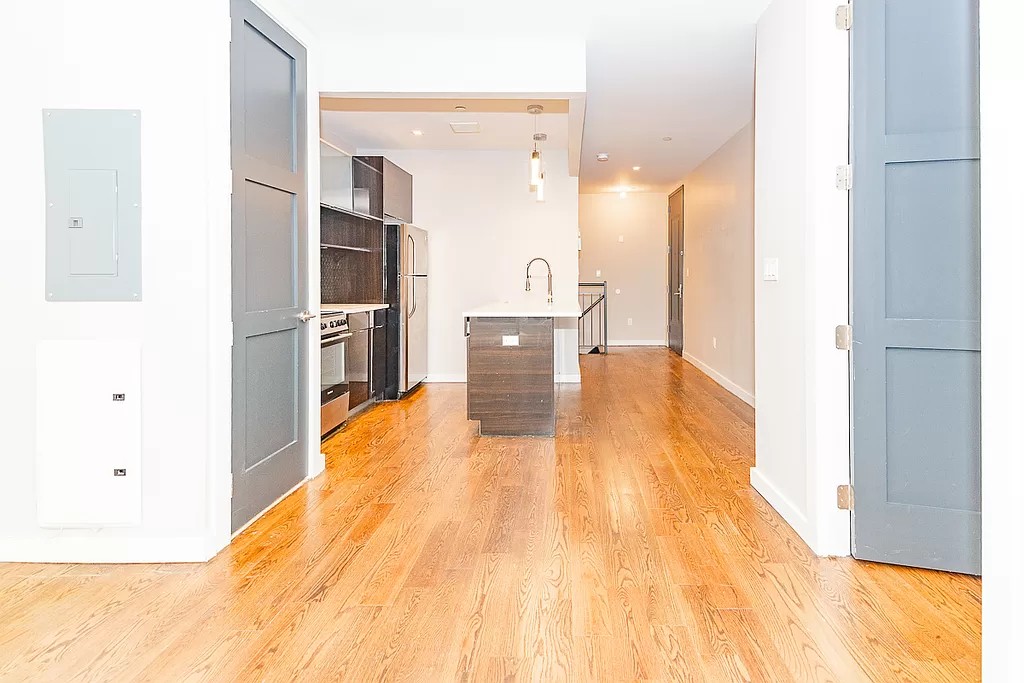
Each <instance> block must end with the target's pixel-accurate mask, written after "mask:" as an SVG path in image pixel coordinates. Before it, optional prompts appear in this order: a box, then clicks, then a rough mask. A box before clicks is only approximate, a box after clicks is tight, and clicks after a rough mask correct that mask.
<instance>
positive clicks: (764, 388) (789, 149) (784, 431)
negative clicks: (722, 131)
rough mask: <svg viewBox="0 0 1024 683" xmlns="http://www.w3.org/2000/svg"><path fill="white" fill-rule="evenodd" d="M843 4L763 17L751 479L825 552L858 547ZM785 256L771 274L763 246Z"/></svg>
mask: <svg viewBox="0 0 1024 683" xmlns="http://www.w3.org/2000/svg"><path fill="white" fill-rule="evenodd" d="M834 9H835V7H834V5H832V4H828V3H822V2H818V1H816V0H775V2H773V3H772V4H771V5H770V6H769V7H768V9H767V10H766V11H765V13H764V14H763V15H762V17H761V19H760V20H759V21H758V25H757V61H756V83H757V90H756V97H755V116H754V124H755V142H754V150H755V170H754V178H755V180H754V188H755V189H754V269H755V275H754V330H755V344H754V359H755V373H754V375H755V382H754V383H755V386H756V390H757V436H756V461H757V465H756V467H755V468H753V469H752V470H751V484H752V485H753V486H754V488H756V489H757V490H758V491H759V492H760V493H761V494H762V495H763V496H764V497H765V498H766V499H767V500H768V501H769V502H770V503H771V504H772V505H773V506H774V507H775V508H776V509H777V510H779V512H780V513H781V514H782V515H783V517H785V519H786V521H788V522H789V523H790V525H791V526H793V528H794V529H795V530H796V531H797V533H799V534H800V536H801V537H802V538H803V539H804V540H805V541H806V542H807V543H808V545H810V547H811V548H812V549H813V550H814V551H815V552H817V553H819V554H824V555H832V554H836V555H845V554H849V551H850V517H849V513H846V512H843V511H840V510H837V509H836V505H835V491H836V486H838V485H840V484H845V483H849V398H848V393H849V392H848V386H849V375H848V373H849V365H848V363H849V358H848V356H847V354H846V353H845V352H841V351H838V350H836V348H835V345H834V340H833V334H834V328H835V325H837V324H841V323H845V322H846V321H847V319H848V301H849V296H848V290H847V281H848V266H847V258H848V247H847V235H848V210H847V197H846V195H845V193H843V192H840V191H838V190H836V188H835V185H834V178H835V166H836V165H837V164H841V163H845V160H846V159H847V158H848V151H847V139H848V137H847V136H848V125H849V105H848V100H847V95H846V93H847V91H848V87H849V84H848V79H847V78H844V77H841V76H837V74H840V75H842V74H847V73H848V67H849V53H848V46H847V35H846V34H845V33H844V32H842V31H837V30H836V29H835V28H834V19H833V12H834ZM765 257H775V258H778V259H779V281H778V282H764V281H763V280H762V277H761V266H762V259H763V258H765Z"/></svg>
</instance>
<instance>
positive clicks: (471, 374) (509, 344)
mask: <svg viewBox="0 0 1024 683" xmlns="http://www.w3.org/2000/svg"><path fill="white" fill-rule="evenodd" d="M579 315H580V308H579V304H578V302H577V301H576V300H575V299H572V300H565V301H559V300H557V299H556V300H555V301H554V302H552V303H547V302H546V301H545V300H544V299H537V300H530V299H529V298H523V299H519V300H511V301H500V302H495V303H493V304H488V305H486V306H481V307H480V308H475V309H472V310H469V311H466V312H465V313H464V317H465V324H466V353H467V373H466V396H467V413H468V417H469V419H470V420H479V421H480V435H481V436H554V434H555V343H554V336H555V332H554V331H555V318H572V319H578V318H579Z"/></svg>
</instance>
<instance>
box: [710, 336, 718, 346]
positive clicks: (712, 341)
mask: <svg viewBox="0 0 1024 683" xmlns="http://www.w3.org/2000/svg"><path fill="white" fill-rule="evenodd" d="M711 348H713V349H717V348H718V337H712V338H711Z"/></svg>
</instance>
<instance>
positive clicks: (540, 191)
mask: <svg viewBox="0 0 1024 683" xmlns="http://www.w3.org/2000/svg"><path fill="white" fill-rule="evenodd" d="M537 201H538V202H542V201H544V171H541V172H540V177H539V178H537Z"/></svg>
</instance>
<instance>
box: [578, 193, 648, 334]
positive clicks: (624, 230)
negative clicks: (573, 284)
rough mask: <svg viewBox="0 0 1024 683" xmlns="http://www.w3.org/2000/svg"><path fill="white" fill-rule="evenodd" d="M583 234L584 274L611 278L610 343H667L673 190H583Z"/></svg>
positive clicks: (595, 278)
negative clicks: (670, 199) (621, 192)
mask: <svg viewBox="0 0 1024 683" xmlns="http://www.w3.org/2000/svg"><path fill="white" fill-rule="evenodd" d="M580 236H581V238H582V240H583V250H582V251H581V252H580V279H581V280H586V281H588V282H600V281H602V280H607V281H608V299H609V301H608V344H609V345H611V346H664V345H665V343H666V340H665V334H666V330H665V326H666V324H667V323H666V315H667V309H668V305H667V303H666V301H665V296H666V291H667V290H666V288H667V287H668V257H667V256H666V253H665V245H666V244H667V240H668V195H666V194H665V193H663V192H631V193H628V194H626V196H625V197H620V196H619V195H618V194H617V193H601V194H581V195H580ZM620 236H621V237H622V241H621V242H620V241H619V237H620ZM598 270H600V271H601V274H600V275H598V274H597V271H598ZM616 289H618V290H619V291H620V292H621V293H616V292H615V290H616ZM630 318H632V319H633V324H632V325H630V324H629V323H628V321H629V319H630Z"/></svg>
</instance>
